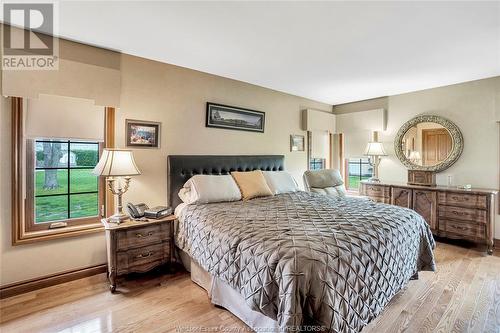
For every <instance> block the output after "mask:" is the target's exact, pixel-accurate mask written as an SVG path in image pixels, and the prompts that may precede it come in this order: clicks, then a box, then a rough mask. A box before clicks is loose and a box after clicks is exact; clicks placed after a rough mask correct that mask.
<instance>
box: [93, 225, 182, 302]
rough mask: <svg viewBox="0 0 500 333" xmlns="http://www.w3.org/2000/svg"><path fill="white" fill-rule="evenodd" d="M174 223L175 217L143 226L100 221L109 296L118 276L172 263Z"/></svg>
mask: <svg viewBox="0 0 500 333" xmlns="http://www.w3.org/2000/svg"><path fill="white" fill-rule="evenodd" d="M174 220H175V216H174V215H170V216H167V217H165V218H162V219H158V220H149V221H144V222H142V221H141V222H138V221H132V220H130V221H126V222H124V223H121V224H115V223H109V222H108V221H107V220H106V219H102V220H101V222H102V224H103V225H104V229H105V230H106V249H107V255H108V278H109V283H110V286H109V288H110V290H111V292H114V291H115V290H116V278H117V277H118V276H121V275H125V274H129V273H132V272H135V273H143V272H147V271H149V270H151V269H153V268H155V267H157V266H160V265H165V264H169V263H170V262H171V261H172V255H173V235H174V223H173V222H174Z"/></svg>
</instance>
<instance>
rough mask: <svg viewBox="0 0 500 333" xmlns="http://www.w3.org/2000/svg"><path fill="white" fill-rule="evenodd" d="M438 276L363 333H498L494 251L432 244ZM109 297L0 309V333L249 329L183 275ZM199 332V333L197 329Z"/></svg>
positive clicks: (104, 287) (102, 285) (57, 290)
mask: <svg viewBox="0 0 500 333" xmlns="http://www.w3.org/2000/svg"><path fill="white" fill-rule="evenodd" d="M435 253H436V258H437V264H438V271H437V272H436V273H431V272H423V273H420V279H419V280H416V281H411V282H410V284H409V285H408V287H407V288H406V289H405V290H404V291H402V292H401V293H399V294H398V295H396V297H395V298H394V299H393V300H392V301H391V303H390V304H389V305H388V306H387V307H386V309H385V311H384V312H383V313H382V314H381V315H380V316H379V317H378V318H377V319H376V320H375V321H373V322H372V323H370V324H369V325H368V326H367V327H366V328H365V329H364V330H363V333H365V332H369V333H375V332H376V333H379V332H402V331H405V332H495V333H499V332H500V252H498V251H497V252H496V253H495V254H494V255H493V256H486V255H485V253H484V252H481V251H480V250H477V249H474V248H471V249H467V248H463V247H458V246H455V245H451V244H445V243H438V247H437V249H436V252H435ZM119 290H120V293H118V294H114V295H113V294H111V293H109V291H108V283H107V281H106V278H105V276H104V274H100V275H96V276H93V277H90V278H84V279H80V280H76V281H72V282H68V283H65V284H61V285H57V286H53V287H49V288H45V289H41V290H38V291H33V292H30V293H26V294H23V295H18V296H14V297H11V298H7V299H4V300H1V302H0V314H1V318H0V322H1V325H0V331H1V332H2V333H9V332H16V333H20V332H30V333H33V332H51V333H52V332H64V333H69V332H86V333H91V332H92V333H93V332H148V333H149V332H170V331H175V332H188V333H189V332H209V333H210V332H217V331H222V330H225V331H226V332H227V331H228V330H229V331H231V332H234V331H244V330H248V327H247V326H246V325H245V324H243V323H242V322H241V321H239V320H238V319H237V318H236V317H234V316H233V315H232V314H231V313H229V312H228V311H226V310H223V309H220V308H217V307H214V306H213V305H212V304H210V301H209V299H208V296H207V294H206V292H205V291H204V290H203V289H201V288H199V287H198V286H196V285H195V284H194V283H193V282H191V280H190V278H189V275H188V274H187V273H184V272H180V273H177V274H174V275H163V274H156V275H148V276H140V277H138V278H136V279H135V280H132V279H130V280H129V281H123V282H122V283H121V284H120V287H119ZM201 327H203V328H204V330H203V329H201Z"/></svg>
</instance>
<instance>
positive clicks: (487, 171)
mask: <svg viewBox="0 0 500 333" xmlns="http://www.w3.org/2000/svg"><path fill="white" fill-rule="evenodd" d="M499 94H500V77H495V78H491V79H485V80H478V81H472V82H466V83H462V84H456V85H451V86H446V87H441V88H435V89H428V90H423V91H417V92H412V93H407V94H401V95H396V96H390V97H389V98H388V104H387V111H388V113H387V117H388V118H387V119H388V123H387V130H386V131H384V132H381V133H380V137H379V138H380V140H381V141H382V142H383V143H384V147H385V149H386V151H387V153H388V154H389V156H388V157H385V158H383V159H382V162H381V164H380V179H381V180H382V181H397V182H405V181H406V178H407V171H406V168H405V167H404V166H403V165H402V164H401V162H400V161H399V160H398V159H397V158H396V156H395V153H394V137H395V135H396V133H397V131H398V130H399V128H400V127H401V126H402V125H403V123H404V122H406V121H407V120H409V119H411V118H412V117H414V116H416V115H419V114H423V113H426V114H435V115H440V116H443V117H446V118H448V119H450V120H451V121H453V122H454V123H455V124H457V126H458V127H459V128H460V129H461V131H462V133H463V136H464V142H465V147H464V151H463V154H462V156H461V157H460V159H459V160H458V161H457V162H456V163H455V164H454V165H453V166H452V167H450V168H449V169H448V170H445V171H443V172H441V173H439V174H437V179H436V180H437V183H438V184H441V185H447V176H448V175H451V176H452V177H453V185H458V184H467V183H470V184H472V185H473V186H474V187H484V188H496V189H498V187H499V168H500V166H499V150H500V147H499V125H498V123H497V121H498V120H499V119H498V118H497V115H498V114H499V112H500V104H499V103H498V101H499V99H498V96H499ZM351 107H352V105H351ZM334 110H335V108H334ZM354 115H355V114H353V119H354ZM343 116H345V115H343ZM366 134H367V133H365V132H360V133H358V134H357V135H356V134H355V133H349V135H348V136H346V138H345V140H346V142H347V141H348V140H349V136H351V139H352V140H354V141H356V140H357V139H358V138H363V137H366ZM357 141H359V140H357ZM495 237H496V238H499V239H500V216H499V215H497V218H496V230H495Z"/></svg>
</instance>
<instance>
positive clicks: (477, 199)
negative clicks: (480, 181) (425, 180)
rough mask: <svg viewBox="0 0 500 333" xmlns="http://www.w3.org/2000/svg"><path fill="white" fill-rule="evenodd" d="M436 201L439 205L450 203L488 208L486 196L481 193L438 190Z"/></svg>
mask: <svg viewBox="0 0 500 333" xmlns="http://www.w3.org/2000/svg"><path fill="white" fill-rule="evenodd" d="M438 201H439V204H441V205H452V206H460V207H468V208H479V209H486V208H488V198H487V196H486V195H481V194H468V193H453V192H451V193H450V192H439V195H438Z"/></svg>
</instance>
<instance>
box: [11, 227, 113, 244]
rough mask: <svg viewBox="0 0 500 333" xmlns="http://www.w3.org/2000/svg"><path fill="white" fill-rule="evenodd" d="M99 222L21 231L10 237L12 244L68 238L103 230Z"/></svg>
mask: <svg viewBox="0 0 500 333" xmlns="http://www.w3.org/2000/svg"><path fill="white" fill-rule="evenodd" d="M103 231H104V227H103V225H102V224H101V223H93V224H86V225H79V226H71V227H65V228H61V229H51V230H43V231H30V232H22V233H21V234H20V235H18V237H15V238H13V239H12V245H22V244H31V243H37V242H43V241H48V240H53V239H61V238H69V237H76V236H82V235H87V234H93V233H98V232H103Z"/></svg>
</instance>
